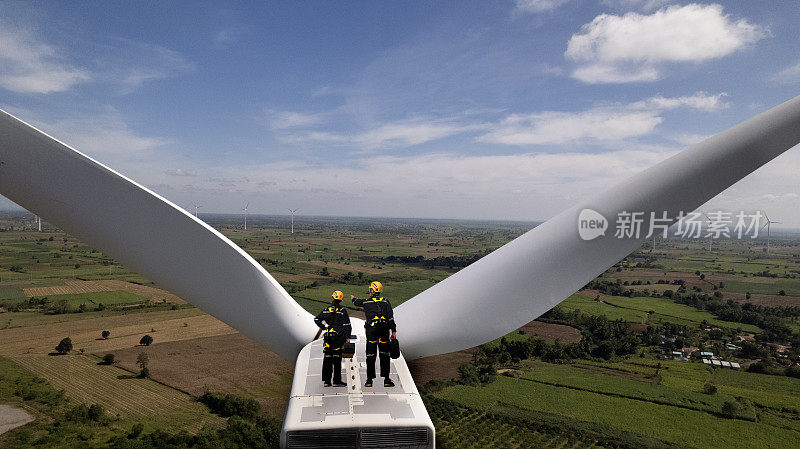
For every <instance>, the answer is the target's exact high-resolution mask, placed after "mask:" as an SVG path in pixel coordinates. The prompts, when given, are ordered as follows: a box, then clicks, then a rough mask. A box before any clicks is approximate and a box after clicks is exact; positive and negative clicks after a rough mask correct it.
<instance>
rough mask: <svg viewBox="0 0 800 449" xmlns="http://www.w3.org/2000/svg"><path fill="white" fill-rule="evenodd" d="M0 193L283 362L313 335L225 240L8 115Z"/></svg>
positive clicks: (266, 278)
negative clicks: (260, 346)
mask: <svg viewBox="0 0 800 449" xmlns="http://www.w3.org/2000/svg"><path fill="white" fill-rule="evenodd" d="M0 193H1V194H3V195H5V196H7V197H8V198H9V199H11V200H12V201H14V202H16V203H17V204H19V205H20V206H22V207H24V208H26V209H28V210H30V211H33V212H34V213H36V214H37V215H41V216H42V217H45V219H46V220H47V221H48V222H50V223H53V224H55V225H57V226H59V227H61V228H62V229H64V230H65V231H66V232H68V233H70V234H72V235H74V236H76V237H78V238H79V239H81V240H82V241H84V242H86V243H87V244H89V245H91V246H93V247H95V248H97V249H99V250H101V251H103V252H104V253H106V254H108V255H109V256H111V257H113V258H115V259H117V260H119V261H120V262H122V263H124V264H125V265H127V266H128V267H130V268H131V269H132V270H134V271H136V272H138V273H141V274H142V275H144V276H146V277H147V278H149V279H151V280H153V281H155V282H157V283H158V284H159V285H160V286H162V287H164V288H166V289H167V290H169V291H171V292H172V293H175V294H176V295H178V296H180V297H181V298H184V299H185V300H187V301H189V302H191V303H192V304H194V305H196V306H198V307H200V308H202V309H203V310H205V311H206V312H208V313H210V314H212V315H214V316H215V317H217V318H219V319H220V320H222V321H224V322H225V323H228V324H230V325H231V326H233V327H235V328H236V329H238V330H240V331H241V332H243V333H245V334H247V335H249V336H250V337H252V338H254V339H256V340H257V341H259V342H260V343H262V344H264V345H265V346H268V347H269V348H270V349H271V350H273V351H275V352H276V353H278V354H280V355H281V356H283V357H285V358H286V359H287V360H294V357H295V356H296V355H297V353H298V352H299V351H300V350H301V349H302V348H303V346H305V344H307V343H308V342H309V341H310V339H311V337H312V336H313V335H314V332H315V331H316V329H317V326H315V325H314V323H313V321H312V317H311V315H310V314H309V313H308V312H306V311H305V310H303V308H301V307H300V306H299V305H298V304H297V303H296V302H295V301H293V300H292V298H291V297H290V296H289V294H288V293H286V291H285V290H284V289H283V288H282V287H281V286H280V284H278V282H277V281H275V279H274V278H273V277H272V276H270V275H269V273H267V272H266V271H265V270H264V268H262V267H261V265H259V264H258V263H257V262H256V261H255V260H253V258H251V257H250V256H248V255H247V253H245V252H244V251H243V250H242V249H241V248H239V247H238V246H236V245H235V244H234V243H233V242H231V241H230V240H228V239H227V238H226V237H224V236H223V235H222V234H220V233H219V232H217V231H216V230H214V229H213V228H211V227H210V226H208V225H206V224H205V223H203V222H202V221H200V220H198V219H196V218H195V217H194V216H193V215H191V214H189V213H187V212H185V211H184V210H182V209H180V208H178V207H177V206H175V205H174V204H172V203H171V202H169V201H167V200H166V199H164V198H161V197H160V196H158V195H156V194H155V193H153V192H151V191H149V190H148V189H146V188H144V187H142V186H140V185H139V184H137V183H135V182H133V181H131V180H130V179H127V178H125V177H124V176H122V175H120V174H118V173H116V172H114V171H113V170H111V169H110V168H108V167H105V166H104V165H102V164H100V163H98V162H96V161H94V160H92V159H91V158H89V157H87V156H85V155H83V154H81V153H79V152H78V151H75V150H73V149H72V148H69V147H68V146H66V145H64V144H62V143H60V142H58V141H56V140H55V139H53V138H51V137H49V136H47V135H45V134H44V133H42V132H40V131H38V130H36V129H35V128H33V127H31V126H30V125H28V124H26V123H24V122H22V121H20V120H19V119H17V118H15V117H13V116H11V115H9V114H7V113H5V112H2V113H0ZM195 207H200V206H197V205H195Z"/></svg>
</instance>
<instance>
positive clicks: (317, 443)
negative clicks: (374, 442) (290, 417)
mask: <svg viewBox="0 0 800 449" xmlns="http://www.w3.org/2000/svg"><path fill="white" fill-rule="evenodd" d="M357 440H358V433H357V432H356V431H355V430H310V431H308V430H307V431H299V432H290V433H289V434H288V435H287V437H286V447H287V449H316V448H328V449H331V448H341V449H345V448H346V449H353V448H356V447H358V446H357V444H358V441H357Z"/></svg>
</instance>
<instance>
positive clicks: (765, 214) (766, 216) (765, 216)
mask: <svg viewBox="0 0 800 449" xmlns="http://www.w3.org/2000/svg"><path fill="white" fill-rule="evenodd" d="M761 212H762V213H763V214H764V218H766V219H767V221H772V220H770V219H769V215H767V213H766V212H764V211H763V210H762V211H761Z"/></svg>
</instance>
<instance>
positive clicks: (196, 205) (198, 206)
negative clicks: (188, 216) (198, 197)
mask: <svg viewBox="0 0 800 449" xmlns="http://www.w3.org/2000/svg"><path fill="white" fill-rule="evenodd" d="M192 206H194V216H195V217H197V209H200V208H201V207H203V206H201V205H199V204H194V203H192Z"/></svg>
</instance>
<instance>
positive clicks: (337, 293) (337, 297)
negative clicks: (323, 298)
mask: <svg viewBox="0 0 800 449" xmlns="http://www.w3.org/2000/svg"><path fill="white" fill-rule="evenodd" d="M331 298H333V300H334V301H341V300H343V299H344V293H342V292H340V291H339V290H336V291H335V292H333V294H331Z"/></svg>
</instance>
